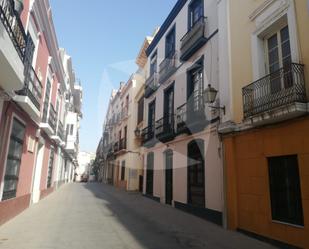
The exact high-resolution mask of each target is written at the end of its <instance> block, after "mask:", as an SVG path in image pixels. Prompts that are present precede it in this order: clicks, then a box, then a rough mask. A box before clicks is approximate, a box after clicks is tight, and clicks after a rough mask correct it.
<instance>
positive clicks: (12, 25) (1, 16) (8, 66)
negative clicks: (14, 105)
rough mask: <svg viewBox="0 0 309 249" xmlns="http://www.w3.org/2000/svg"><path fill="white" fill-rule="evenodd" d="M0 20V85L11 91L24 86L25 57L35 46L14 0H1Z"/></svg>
mask: <svg viewBox="0 0 309 249" xmlns="http://www.w3.org/2000/svg"><path fill="white" fill-rule="evenodd" d="M0 20H1V21H0V34H1V36H0V44H1V46H0V64H1V67H0V75H1V77H0V86H1V88H3V89H4V90H5V91H6V92H8V93H11V92H14V91H18V90H21V89H23V87H24V65H23V62H24V57H25V54H26V53H27V54H32V53H33V51H34V46H33V43H31V42H32V41H31V38H30V36H28V37H27V36H26V33H25V30H24V28H23V25H22V23H21V20H20V18H19V15H18V13H17V12H16V11H15V10H14V1H13V0H0ZM26 47H27V48H26Z"/></svg>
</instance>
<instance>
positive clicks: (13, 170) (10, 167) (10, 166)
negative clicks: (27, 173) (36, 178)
mask: <svg viewBox="0 0 309 249" xmlns="http://www.w3.org/2000/svg"><path fill="white" fill-rule="evenodd" d="M19 164H20V162H19V161H16V160H11V159H8V160H7V163H6V170H5V175H6V176H18V173H19Z"/></svg>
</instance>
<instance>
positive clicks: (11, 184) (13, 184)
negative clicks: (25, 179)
mask: <svg viewBox="0 0 309 249" xmlns="http://www.w3.org/2000/svg"><path fill="white" fill-rule="evenodd" d="M16 189H17V180H5V181H4V187H3V192H6V191H12V190H16Z"/></svg>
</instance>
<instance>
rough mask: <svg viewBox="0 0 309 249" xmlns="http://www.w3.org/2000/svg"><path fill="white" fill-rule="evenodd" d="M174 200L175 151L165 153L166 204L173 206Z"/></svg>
mask: <svg viewBox="0 0 309 249" xmlns="http://www.w3.org/2000/svg"><path fill="white" fill-rule="evenodd" d="M172 200H173V151H172V150H167V151H166V152H165V203H166V204H168V205H172Z"/></svg>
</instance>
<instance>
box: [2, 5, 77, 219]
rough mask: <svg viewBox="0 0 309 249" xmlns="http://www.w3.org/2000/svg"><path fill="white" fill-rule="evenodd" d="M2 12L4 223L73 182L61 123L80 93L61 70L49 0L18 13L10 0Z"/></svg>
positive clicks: (72, 160)
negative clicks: (65, 184) (60, 187)
mask: <svg viewBox="0 0 309 249" xmlns="http://www.w3.org/2000/svg"><path fill="white" fill-rule="evenodd" d="M0 12H1V13H2V14H3V15H2V16H3V18H1V20H0V31H1V32H2V31H3V32H6V33H4V39H2V40H0V47H1V50H2V51H1V52H2V53H1V56H2V57H1V60H0V70H1V72H3V73H2V74H0V78H1V79H0V224H2V223H4V222H6V221H7V220H9V219H11V218H12V217H14V216H16V215H17V214H19V213H20V212H22V211H23V210H24V209H26V208H27V207H29V206H30V205H31V204H33V203H36V202H38V201H39V200H40V199H42V198H44V197H45V196H47V195H48V194H50V193H51V192H52V191H53V190H55V189H56V188H58V187H59V186H60V185H62V184H63V183H67V182H70V181H72V180H73V177H72V176H74V170H75V168H76V167H77V165H78V164H77V160H76V157H75V155H74V154H72V153H70V151H67V150H66V146H65V145H66V137H67V136H66V134H65V129H64V127H66V120H65V116H66V113H67V112H69V104H70V101H71V102H73V101H74V99H73V100H70V98H66V96H78V97H81V94H80V95H76V94H75V88H74V81H75V76H74V78H73V79H72V75H74V72H73V69H72V68H71V72H68V70H65V69H64V63H65V61H64V58H63V57H61V56H60V49H59V47H58V42H57V36H56V33H55V28H54V26H53V21H52V14H51V10H50V5H49V1H48V0H42V1H30V0H25V1H24V8H23V11H22V12H21V13H18V12H17V10H16V9H15V6H14V1H11V0H9V1H0ZM12 18H13V19H14V22H9V20H11V19H12ZM11 30H13V32H12V33H13V34H12V33H11V32H10V31H11ZM10 56H11V57H12V58H10ZM14 56H15V57H14ZM18 57H19V58H18ZM72 82H73V84H72ZM9 86H12V87H11V88H10V87H9ZM79 91H81V88H79Z"/></svg>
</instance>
